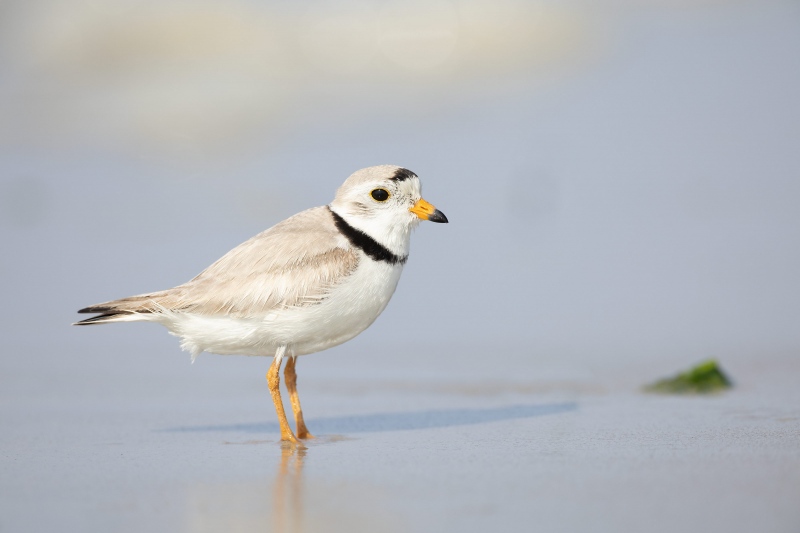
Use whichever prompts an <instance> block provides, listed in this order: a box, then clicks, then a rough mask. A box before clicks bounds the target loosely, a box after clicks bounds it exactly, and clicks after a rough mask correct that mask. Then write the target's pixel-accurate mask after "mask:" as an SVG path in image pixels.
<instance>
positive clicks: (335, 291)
mask: <svg viewBox="0 0 800 533" xmlns="http://www.w3.org/2000/svg"><path fill="white" fill-rule="evenodd" d="M422 220H428V221H431V222H438V223H447V222H448V220H447V217H446V216H445V215H444V213H442V212H441V211H439V210H438V209H436V208H435V207H434V206H433V205H432V204H430V203H428V202H427V201H426V200H424V199H423V198H422V193H421V184H420V179H419V176H417V175H416V174H415V173H414V172H412V171H410V170H408V169H406V168H403V167H399V166H395V165H379V166H373V167H368V168H364V169H361V170H358V171H356V172H354V173H353V174H352V175H350V176H349V177H348V178H347V179H346V180H345V181H344V183H343V184H342V185H341V186H340V187H339V188H338V189H337V191H336V194H335V196H334V199H333V201H332V202H331V203H329V204H328V205H325V206H320V207H312V208H310V209H306V210H305V211H301V212H300V213H297V214H296V215H294V216H291V217H289V218H287V219H286V220H283V221H282V222H279V223H278V224H276V225H274V226H272V227H271V228H269V229H267V230H265V231H263V232H261V233H259V234H257V235H256V236H254V237H252V238H251V239H249V240H247V241H245V242H244V243H242V244H240V245H239V246H237V247H235V248H234V249H232V250H231V251H229V252H228V253H227V254H225V255H224V256H222V257H221V258H220V259H219V260H217V261H216V262H215V263H213V264H212V265H211V266H209V267H208V268H206V269H205V270H203V271H202V272H201V273H200V274H198V275H197V276H195V277H194V278H193V279H191V280H190V281H188V282H186V283H184V284H182V285H178V286H177V287H174V288H171V289H167V290H162V291H158V292H151V293H147V294H140V295H137V296H131V297H128V298H121V299H119V300H112V301H108V302H104V303H100V304H95V305H90V306H88V307H84V308H83V309H80V310H79V311H78V313H92V314H95V315H96V316H93V317H91V318H87V319H84V320H80V321H78V322H75V324H74V325H79V326H86V325H97V324H108V323H112V322H135V321H144V322H156V323H159V324H161V325H163V326H165V327H166V328H167V330H168V331H169V332H170V333H171V334H172V335H175V336H177V337H179V338H180V341H181V348H182V349H183V350H186V351H188V352H190V353H191V356H192V361H193V362H194V360H195V359H196V358H197V356H198V355H199V354H200V353H201V352H209V353H215V354H221V355H250V356H265V357H272V363H271V365H270V367H269V370H268V372H267V376H266V377H267V385H268V388H269V392H270V395H271V397H272V401H273V403H274V405H275V411H276V413H277V415H278V423H279V426H280V433H281V441H282V442H288V443H292V444H300V443H301V440H305V439H310V438H313V437H314V436H313V435H312V434H311V433H310V432H309V430H308V428H307V426H306V424H305V421H304V419H303V410H302V408H301V406H300V399H299V396H298V394H297V373H296V368H295V367H296V361H297V357H299V356H301V355H308V354H312V353H316V352H320V351H322V350H326V349H328V348H332V347H334V346H337V345H339V344H342V343H344V342H346V341H348V340H350V339H352V338H353V337H355V336H356V335H358V334H359V333H361V332H363V331H364V330H365V329H367V328H368V327H369V326H370V325H371V324H372V323H373V322H374V321H375V319H376V318H377V317H378V315H380V314H381V312H383V310H384V309H385V308H386V306H387V304H388V303H389V300H390V299H391V297H392V295H393V294H394V291H395V288H396V287H397V283H398V281H399V279H400V274H401V273H402V271H403V266H404V265H405V264H406V261H407V260H408V253H409V245H410V237H411V232H412V230H413V229H414V228H416V227H417V225H418V224H419V223H420V222H421V221H422ZM284 359H286V365H285V368H284V381H285V384H286V389H287V391H288V393H289V398H290V401H291V406H292V412H293V414H294V419H295V428H296V434H295V433H294V432H292V429H291V427H290V426H289V423H288V420H287V418H286V412H285V411H284V407H283V401H282V399H281V393H280V369H281V363H282V361H283V360H284Z"/></svg>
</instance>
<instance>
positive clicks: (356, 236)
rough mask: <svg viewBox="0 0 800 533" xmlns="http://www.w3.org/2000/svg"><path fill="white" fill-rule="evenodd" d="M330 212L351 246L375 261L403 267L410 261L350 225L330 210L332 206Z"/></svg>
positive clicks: (337, 227)
mask: <svg viewBox="0 0 800 533" xmlns="http://www.w3.org/2000/svg"><path fill="white" fill-rule="evenodd" d="M328 211H330V212H331V215H333V222H334V223H335V224H336V229H338V230H339V232H340V233H341V234H342V235H344V236H345V237H347V240H348V241H350V244H352V245H353V246H355V247H356V248H359V249H360V250H361V251H363V252H364V253H365V254H367V255H368V256H370V257H371V258H372V259H374V260H375V261H385V262H386V263H389V264H390V265H397V264H400V265H403V264H405V262H406V261H407V260H408V256H407V255H406V256H403V257H401V256H399V255H395V254H394V253H392V252H391V251H390V250H389V249H388V248H386V247H385V246H384V245H382V244H381V243H379V242H378V241H376V240H375V239H373V238H372V237H370V236H369V235H367V234H366V233H364V232H363V231H361V230H358V229H356V228H354V227H353V226H351V225H350V224H348V223H347V221H345V219H343V218H342V217H340V216H339V215H337V214H336V213H335V212H334V210H333V209H331V208H330V206H328Z"/></svg>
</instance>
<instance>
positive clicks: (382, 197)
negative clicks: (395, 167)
mask: <svg viewBox="0 0 800 533" xmlns="http://www.w3.org/2000/svg"><path fill="white" fill-rule="evenodd" d="M369 194H370V195H371V196H372V197H373V198H374V199H375V200H377V201H379V202H385V201H386V200H388V199H389V191H387V190H386V189H373V190H372V192H371V193H369Z"/></svg>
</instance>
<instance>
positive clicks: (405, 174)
mask: <svg viewBox="0 0 800 533" xmlns="http://www.w3.org/2000/svg"><path fill="white" fill-rule="evenodd" d="M418 177H419V176H417V175H416V174H414V173H413V172H411V171H410V170H408V169H407V168H398V169H397V170H396V171H395V172H394V176H392V177H391V178H390V179H393V180H394V181H403V180H407V179H410V178H418Z"/></svg>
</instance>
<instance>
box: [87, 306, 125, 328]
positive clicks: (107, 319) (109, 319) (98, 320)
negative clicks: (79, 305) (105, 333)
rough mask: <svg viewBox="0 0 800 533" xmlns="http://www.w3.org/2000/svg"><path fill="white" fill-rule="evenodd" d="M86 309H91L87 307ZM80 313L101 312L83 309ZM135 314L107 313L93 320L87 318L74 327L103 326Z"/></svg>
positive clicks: (94, 317)
mask: <svg viewBox="0 0 800 533" xmlns="http://www.w3.org/2000/svg"><path fill="white" fill-rule="evenodd" d="M86 309H90V308H89V307H87V308H86ZM78 312H79V313H97V312H99V311H86V310H85V309H81V310H80V311H78ZM132 314H133V313H120V312H116V313H115V312H110V313H105V314H102V315H99V316H93V317H92V318H85V319H83V320H81V321H79V322H75V323H73V324H72V325H73V326H91V325H92V324H102V323H104V322H113V321H114V320H115V319H116V318H118V317H120V316H122V315H132Z"/></svg>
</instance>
